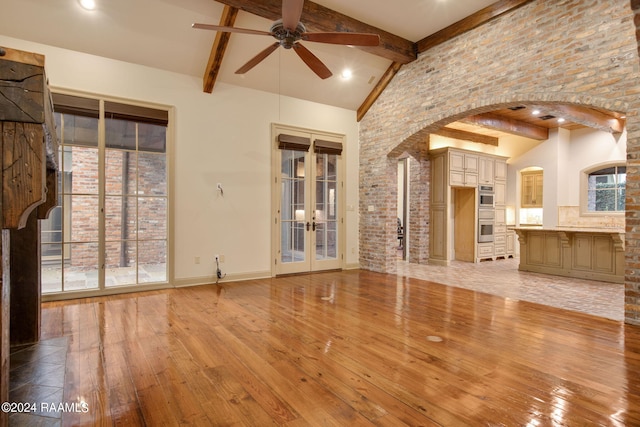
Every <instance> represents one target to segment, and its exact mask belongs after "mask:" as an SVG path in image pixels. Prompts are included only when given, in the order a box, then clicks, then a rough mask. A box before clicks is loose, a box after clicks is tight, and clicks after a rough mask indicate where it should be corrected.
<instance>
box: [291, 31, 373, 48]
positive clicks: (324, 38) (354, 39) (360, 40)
mask: <svg viewBox="0 0 640 427" xmlns="http://www.w3.org/2000/svg"><path fill="white" fill-rule="evenodd" d="M302 40H306V41H310V42H318V43H332V44H343V45H350V46H378V45H379V44H380V36H379V35H377V34H370V33H303V34H302Z"/></svg>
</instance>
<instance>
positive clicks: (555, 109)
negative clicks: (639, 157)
mask: <svg viewBox="0 0 640 427" xmlns="http://www.w3.org/2000/svg"><path fill="white" fill-rule="evenodd" d="M537 108H538V109H540V111H542V112H543V114H551V115H553V116H556V117H562V118H564V119H565V120H567V121H569V122H573V123H578V124H581V125H584V126H588V127H591V128H594V129H598V130H601V131H604V132H609V133H612V134H620V133H622V131H623V130H624V127H625V119H623V118H622V116H621V115H620V114H616V113H611V114H609V113H605V112H602V111H598V110H594V109H593V108H589V107H584V106H580V105H569V104H552V105H541V106H538V107H537Z"/></svg>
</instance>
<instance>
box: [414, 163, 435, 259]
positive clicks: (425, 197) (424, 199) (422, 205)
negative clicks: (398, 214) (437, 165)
mask: <svg viewBox="0 0 640 427" xmlns="http://www.w3.org/2000/svg"><path fill="white" fill-rule="evenodd" d="M409 163H410V175H409V176H410V182H409V192H410V193H409V236H410V240H409V242H410V243H409V262H412V263H416V264H426V263H427V261H428V259H429V199H430V196H431V185H430V183H431V175H430V174H431V167H430V163H429V160H428V159H427V156H426V155H423V156H415V157H414V158H412V159H411V160H410V162H409Z"/></svg>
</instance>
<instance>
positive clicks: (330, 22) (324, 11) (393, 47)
mask: <svg viewBox="0 0 640 427" xmlns="http://www.w3.org/2000/svg"><path fill="white" fill-rule="evenodd" d="M216 1H218V2H219V3H222V4H226V5H227V6H231V7H234V8H236V9H239V10H242V11H245V12H249V13H252V14H254V15H257V16H260V17H262V18H266V19H269V20H271V21H275V20H277V19H280V18H281V17H282V0H262V1H259V2H257V1H251V0H216ZM300 20H301V21H302V22H303V23H304V25H305V26H306V28H307V31H309V32H312V31H327V32H332V31H340V32H355V33H374V34H378V35H380V45H378V46H374V47H365V46H354V47H356V48H357V49H361V50H364V51H365V52H368V53H371V54H373V55H377V56H380V57H382V58H386V59H389V60H391V61H393V62H398V63H400V64H407V63H409V62H411V61H414V60H415V59H416V58H417V55H416V51H415V45H414V43H413V42H411V41H409V40H406V39H403V38H402V37H399V36H396V35H395V34H391V33H389V32H386V31H384V30H381V29H380V28H376V27H374V26H371V25H368V24H365V23H364V22H361V21H358V20H356V19H353V18H351V17H349V16H346V15H343V14H341V13H338V12H336V11H334V10H331V9H328V8H326V7H324V6H321V5H319V4H316V3H313V2H311V1H305V2H304V9H303V10H302V17H301V18H300Z"/></svg>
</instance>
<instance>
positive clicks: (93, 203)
mask: <svg viewBox="0 0 640 427" xmlns="http://www.w3.org/2000/svg"><path fill="white" fill-rule="evenodd" d="M125 157H126V159H125ZM72 158H73V166H72V169H73V177H72V186H71V191H72V193H73V194H74V195H73V196H71V197H72V199H73V203H72V205H71V222H72V227H71V241H74V242H97V240H98V218H99V215H98V196H97V195H98V182H99V181H98V150H97V149H86V148H82V149H75V148H74V151H73V157H72ZM105 162H106V167H105V171H106V176H105V194H106V200H105V221H106V223H105V239H106V241H107V243H106V247H105V248H106V259H105V265H106V268H115V267H124V266H135V265H136V256H137V261H138V262H139V264H141V265H144V264H162V263H165V262H166V242H165V241H145V240H149V239H166V237H167V214H166V212H167V206H166V204H167V199H166V198H165V197H153V196H156V195H158V196H165V195H166V191H167V182H166V159H165V156H164V154H155V153H145V152H140V153H137V154H136V153H131V152H129V153H127V152H125V151H121V150H107V151H106V155H105ZM123 168H125V169H126V171H125V172H126V176H123ZM123 187H124V194H126V195H128V196H126V197H125V199H126V201H124V202H123V197H122V196H121V195H122V194H123ZM136 189H137V191H138V193H136ZM79 194H82V195H79ZM84 194H90V195H93V196H85V195H84ZM136 194H139V195H140V196H141V197H137V195H136ZM149 196H151V197H149ZM123 203H125V206H124V210H123V209H122V204H123ZM136 233H137V234H138V239H139V240H141V241H145V242H139V245H140V247H139V248H138V250H137V251H136V244H135V241H133V242H124V243H121V242H120V241H118V240H120V239H122V238H123V236H124V238H126V239H133V240H135V237H136ZM97 254H98V252H97V243H94V244H89V245H87V244H78V245H72V246H71V257H70V263H71V265H72V266H73V267H74V268H75V269H79V268H85V269H87V270H92V269H95V268H96V265H97V264H96V263H97V262H98V258H97Z"/></svg>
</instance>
